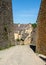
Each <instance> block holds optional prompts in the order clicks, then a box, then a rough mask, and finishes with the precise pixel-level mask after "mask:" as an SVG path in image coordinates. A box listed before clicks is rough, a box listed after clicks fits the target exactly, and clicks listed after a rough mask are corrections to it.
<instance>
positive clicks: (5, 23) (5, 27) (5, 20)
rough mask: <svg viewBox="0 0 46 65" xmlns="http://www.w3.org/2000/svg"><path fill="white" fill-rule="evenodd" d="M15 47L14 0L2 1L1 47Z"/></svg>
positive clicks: (0, 6)
mask: <svg viewBox="0 0 46 65" xmlns="http://www.w3.org/2000/svg"><path fill="white" fill-rule="evenodd" d="M9 45H14V36H13V17H12V0H0V47H7V46H9Z"/></svg>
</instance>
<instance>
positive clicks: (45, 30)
mask: <svg viewBox="0 0 46 65" xmlns="http://www.w3.org/2000/svg"><path fill="white" fill-rule="evenodd" d="M41 1H42V2H41V7H40V11H39V15H38V20H37V21H38V30H37V46H36V47H37V51H38V52H39V53H42V54H45V55H46V0H41Z"/></svg>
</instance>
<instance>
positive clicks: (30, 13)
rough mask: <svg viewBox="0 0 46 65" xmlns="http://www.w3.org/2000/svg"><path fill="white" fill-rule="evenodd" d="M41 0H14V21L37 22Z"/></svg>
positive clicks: (22, 22) (23, 22)
mask: <svg viewBox="0 0 46 65" xmlns="http://www.w3.org/2000/svg"><path fill="white" fill-rule="evenodd" d="M40 3H41V0H12V9H13V21H14V23H21V24H26V23H35V22H36V20H37V16H38V11H39V8H40Z"/></svg>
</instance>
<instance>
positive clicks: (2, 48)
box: [0, 44, 15, 50]
mask: <svg viewBox="0 0 46 65" xmlns="http://www.w3.org/2000/svg"><path fill="white" fill-rule="evenodd" d="M13 46H15V45H11V44H9V45H7V46H5V47H1V46H0V50H4V49H8V48H10V47H13Z"/></svg>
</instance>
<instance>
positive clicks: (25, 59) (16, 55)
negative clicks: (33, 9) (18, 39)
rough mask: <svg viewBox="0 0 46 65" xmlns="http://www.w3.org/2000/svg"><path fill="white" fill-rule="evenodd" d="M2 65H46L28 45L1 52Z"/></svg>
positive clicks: (0, 61) (0, 63)
mask: <svg viewBox="0 0 46 65" xmlns="http://www.w3.org/2000/svg"><path fill="white" fill-rule="evenodd" d="M0 65H45V63H44V62H43V61H42V60H41V59H40V58H39V57H38V56H36V54H35V53H34V52H33V51H32V49H30V47H29V46H28V45H25V46H24V45H23V46H21V45H20V46H19V45H18V46H14V47H11V48H9V49H6V50H3V51H0Z"/></svg>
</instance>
